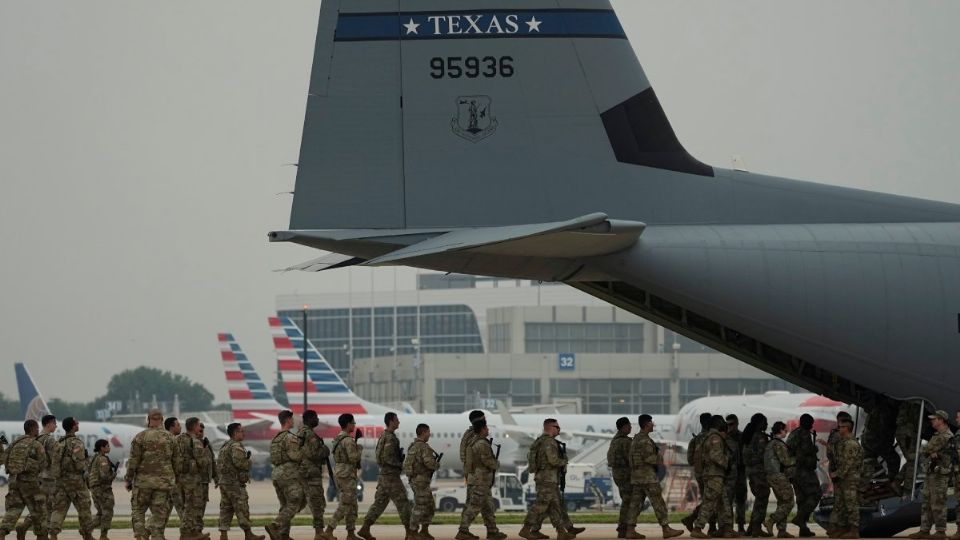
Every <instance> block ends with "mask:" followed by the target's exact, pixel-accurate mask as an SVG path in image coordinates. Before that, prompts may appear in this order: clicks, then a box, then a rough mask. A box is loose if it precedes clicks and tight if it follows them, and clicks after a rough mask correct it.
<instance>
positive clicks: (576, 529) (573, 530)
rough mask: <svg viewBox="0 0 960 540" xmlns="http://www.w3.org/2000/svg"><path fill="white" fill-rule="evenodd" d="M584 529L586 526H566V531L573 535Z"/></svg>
mask: <svg viewBox="0 0 960 540" xmlns="http://www.w3.org/2000/svg"><path fill="white" fill-rule="evenodd" d="M585 530H587V528H586V527H574V526H573V525H570V526H569V527H567V532H568V533H570V534H572V535H574V536H576V535H578V534H580V533H582V532H583V531H585Z"/></svg>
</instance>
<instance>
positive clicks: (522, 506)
mask: <svg viewBox="0 0 960 540" xmlns="http://www.w3.org/2000/svg"><path fill="white" fill-rule="evenodd" d="M491 490H492V492H493V507H494V509H496V510H497V511H501V510H502V511H506V512H526V511H527V504H526V503H525V502H524V500H523V486H522V485H520V480H519V479H518V478H517V477H516V475H513V474H510V473H497V477H496V478H495V479H494V483H493V487H492V488H491ZM434 500H436V501H437V510H439V511H441V512H456V511H457V510H458V509H460V508H463V507H465V506H466V505H467V486H458V487H453V488H443V489H438V490H437V491H436V492H435V493H434Z"/></svg>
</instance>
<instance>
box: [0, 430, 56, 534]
mask: <svg viewBox="0 0 960 540" xmlns="http://www.w3.org/2000/svg"><path fill="white" fill-rule="evenodd" d="M48 462H49V460H48V459H47V454H46V450H44V447H43V443H41V442H40V441H39V440H37V438H36V437H31V436H29V435H25V436H23V437H21V438H19V439H17V440H15V441H13V444H11V445H10V448H8V449H7V454H6V456H5V459H4V465H5V466H6V470H7V475H8V479H9V480H10V483H9V484H8V485H7V496H6V498H5V499H4V508H6V513H5V514H4V516H3V522H2V523H0V534H4V535H6V534H9V533H10V531H12V530H13V529H14V527H16V525H17V520H18V519H20V514H22V513H23V509H24V508H26V509H27V511H29V512H30V517H29V518H28V520H29V522H30V523H32V524H33V532H34V533H36V535H37V538H40V539H44V538H46V536H47V523H48V519H47V507H46V493H45V492H44V491H43V489H42V488H41V487H40V472H41V471H42V470H43V469H44V467H45V466H46V464H47V463H48ZM28 527H29V526H28ZM24 530H26V529H24Z"/></svg>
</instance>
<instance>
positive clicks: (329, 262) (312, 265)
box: [277, 253, 364, 272]
mask: <svg viewBox="0 0 960 540" xmlns="http://www.w3.org/2000/svg"><path fill="white" fill-rule="evenodd" d="M362 262H364V259H360V258H358V257H351V256H349V255H340V254H339V253H328V254H327V255H324V256H323V257H319V258H316V259H312V260H309V261H307V262H304V263H300V264H295V265H293V266H290V267H288V268H284V269H283V270H277V271H278V272H293V271H296V270H299V271H301V272H323V271H324V270H336V269H337V268H346V267H348V266H354V265H357V264H360V263H362Z"/></svg>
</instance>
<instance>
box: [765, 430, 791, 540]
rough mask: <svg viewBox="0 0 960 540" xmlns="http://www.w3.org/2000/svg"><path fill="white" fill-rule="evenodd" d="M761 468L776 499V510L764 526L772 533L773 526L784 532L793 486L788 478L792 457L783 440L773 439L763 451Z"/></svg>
mask: <svg viewBox="0 0 960 540" xmlns="http://www.w3.org/2000/svg"><path fill="white" fill-rule="evenodd" d="M763 468H764V470H765V471H766V473H767V483H768V484H770V488H771V489H772V490H773V495H774V497H776V498H777V509H776V510H775V511H774V512H773V514H770V516H769V517H767V520H766V521H765V522H764V524H765V525H766V527H767V530H769V531H770V532H773V525H776V526H777V528H778V529H780V530H781V531H784V530H786V529H787V516H789V515H790V511H791V510H793V503H794V499H793V486H792V485H791V484H790V480H789V477H791V476H793V468H794V461H793V456H791V455H790V451H789V450H788V449H787V444H786V443H785V442H783V439H780V438H779V437H774V438H773V439H772V440H771V441H770V442H769V443H767V447H766V449H764V451H763Z"/></svg>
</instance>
